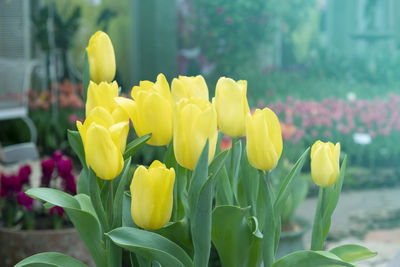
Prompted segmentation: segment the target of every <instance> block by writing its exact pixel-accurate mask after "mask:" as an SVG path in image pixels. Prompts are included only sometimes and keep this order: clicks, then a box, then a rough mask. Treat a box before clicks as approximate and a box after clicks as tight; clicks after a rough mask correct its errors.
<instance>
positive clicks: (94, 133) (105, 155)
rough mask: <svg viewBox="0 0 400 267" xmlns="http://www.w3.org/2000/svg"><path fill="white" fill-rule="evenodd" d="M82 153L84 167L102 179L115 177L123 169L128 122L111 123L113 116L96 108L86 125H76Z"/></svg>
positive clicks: (88, 117)
mask: <svg viewBox="0 0 400 267" xmlns="http://www.w3.org/2000/svg"><path fill="white" fill-rule="evenodd" d="M76 125H77V128H78V130H79V133H80V135H81V138H82V142H83V147H84V150H85V157H86V164H87V166H88V167H91V168H92V169H93V171H94V172H95V173H96V175H97V176H98V177H99V178H101V179H104V180H111V179H114V178H115V177H117V176H118V175H119V174H120V173H121V171H122V168H123V166H124V160H123V157H122V153H123V152H124V151H125V146H126V139H127V136H128V131H129V124H128V122H119V123H114V119H113V117H112V115H111V114H110V113H109V112H108V111H107V110H106V109H105V108H103V107H95V108H93V109H92V111H91V112H90V113H89V115H88V116H87V117H86V120H85V122H84V123H83V125H82V123H81V122H80V121H77V122H76Z"/></svg>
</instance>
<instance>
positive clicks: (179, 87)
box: [171, 75, 209, 103]
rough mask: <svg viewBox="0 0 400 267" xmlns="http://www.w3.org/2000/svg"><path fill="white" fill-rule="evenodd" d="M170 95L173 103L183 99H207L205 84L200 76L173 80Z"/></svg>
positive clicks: (181, 77) (180, 77)
mask: <svg viewBox="0 0 400 267" xmlns="http://www.w3.org/2000/svg"><path fill="white" fill-rule="evenodd" d="M171 93H172V98H173V99H174V102H175V103H178V102H179V101H180V100H181V99H184V98H187V99H189V98H202V99H205V100H207V101H208V99H209V98H208V87H207V83H206V81H205V80H204V78H203V76H201V75H197V76H195V77H187V76H179V78H178V79H176V78H174V79H173V80H172V84H171Z"/></svg>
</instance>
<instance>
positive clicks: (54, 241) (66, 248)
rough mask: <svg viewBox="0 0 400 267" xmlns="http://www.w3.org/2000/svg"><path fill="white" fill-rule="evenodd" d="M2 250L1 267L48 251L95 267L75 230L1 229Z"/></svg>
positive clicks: (0, 246)
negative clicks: (65, 255)
mask: <svg viewBox="0 0 400 267" xmlns="http://www.w3.org/2000/svg"><path fill="white" fill-rule="evenodd" d="M0 248H1V249H0V266H4V267H7V266H14V265H15V264H16V263H18V262H19V261H21V260H23V259H24V258H26V257H29V256H31V255H33V254H36V253H40V252H47V251H51V252H60V253H64V254H67V255H69V256H71V257H73V258H75V259H77V260H80V261H82V262H83V263H85V264H87V265H89V266H95V265H94V263H93V261H92V258H91V256H90V254H89V252H88V250H87V249H86V246H85V244H84V243H83V242H82V240H81V238H80V236H79V234H78V232H77V231H76V230H75V228H67V229H59V230H33V231H25V230H14V229H10V228H4V227H0Z"/></svg>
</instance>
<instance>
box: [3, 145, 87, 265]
mask: <svg viewBox="0 0 400 267" xmlns="http://www.w3.org/2000/svg"><path fill="white" fill-rule="evenodd" d="M41 169H42V175H41V179H40V186H41V187H52V188H57V189H60V190H63V191H64V192H66V193H70V194H76V182H75V175H74V174H73V173H72V161H71V159H70V158H69V157H67V156H65V155H64V154H63V153H62V152H61V151H56V152H55V153H54V154H53V156H52V157H50V158H47V159H43V160H42V161H41ZM31 173H32V171H31V167H30V165H23V166H21V167H20V168H19V171H18V172H17V173H10V174H5V173H2V174H1V176H0V177H1V178H0V246H1V248H2V249H1V250H0V263H1V266H14V265H15V264H16V263H17V262H19V261H20V260H21V259H23V258H26V257H28V256H30V255H33V254H35V253H38V252H44V251H60V252H64V253H66V254H69V255H71V256H74V257H76V258H79V259H81V260H82V261H84V262H86V263H91V261H90V260H89V259H90V257H89V254H88V252H87V250H86V247H85V246H84V244H83V243H82V241H81V239H80V237H79V235H78V233H77V231H76V230H75V229H74V228H72V224H71V223H70V221H69V220H67V218H66V216H65V215H64V209H62V208H61V207H58V206H46V205H45V208H43V205H42V204H41V203H38V202H39V201H37V200H33V199H32V198H30V197H29V196H27V195H26V194H25V192H24V191H25V190H27V189H28V188H29V187H30V185H31V183H32V180H33V177H31ZM71 244H73V246H71Z"/></svg>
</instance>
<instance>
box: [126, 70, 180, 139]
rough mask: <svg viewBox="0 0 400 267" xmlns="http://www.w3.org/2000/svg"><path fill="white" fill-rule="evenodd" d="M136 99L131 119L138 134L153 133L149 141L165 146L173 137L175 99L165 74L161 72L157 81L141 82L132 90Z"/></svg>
mask: <svg viewBox="0 0 400 267" xmlns="http://www.w3.org/2000/svg"><path fill="white" fill-rule="evenodd" d="M131 95H132V98H133V99H134V100H135V101H134V105H133V110H132V112H131V119H132V122H133V126H134V127H135V131H136V134H137V135H138V136H139V137H141V136H143V135H145V134H148V133H151V134H152V135H151V138H150V139H149V140H148V141H147V143H148V144H150V145H153V146H164V145H167V144H169V143H170V141H171V139H172V130H173V128H172V113H173V101H172V97H171V92H170V89H169V85H168V82H167V80H166V79H165V76H164V75H163V74H159V75H158V76H157V81H156V83H152V82H149V81H143V82H140V85H139V86H134V87H133V88H132V92H131Z"/></svg>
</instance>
